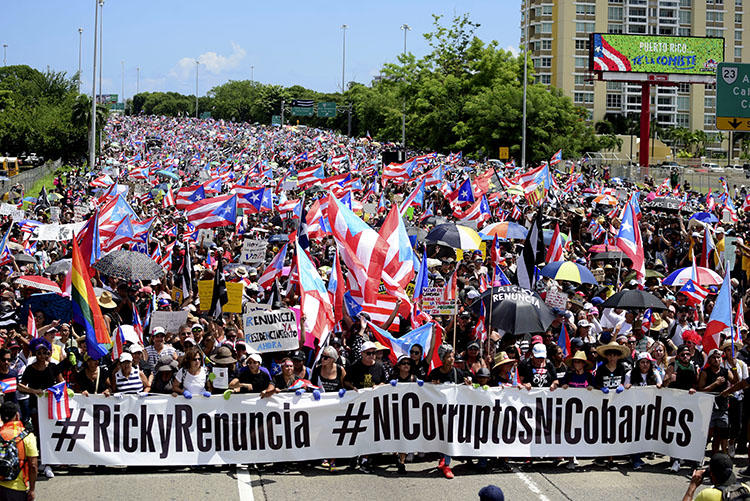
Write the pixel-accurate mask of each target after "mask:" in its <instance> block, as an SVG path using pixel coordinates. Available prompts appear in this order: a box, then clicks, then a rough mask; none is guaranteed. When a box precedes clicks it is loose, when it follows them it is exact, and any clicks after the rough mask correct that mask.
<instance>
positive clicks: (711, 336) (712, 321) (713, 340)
mask: <svg viewBox="0 0 750 501" xmlns="http://www.w3.org/2000/svg"><path fill="white" fill-rule="evenodd" d="M731 328H732V284H731V281H730V277H729V270H727V272H726V274H725V275H724V282H722V284H721V289H719V295H718V296H717V297H716V304H714V309H713V310H711V316H710V317H709V319H708V323H707V324H706V333H705V334H704V335H703V351H704V353H710V352H711V350H713V349H714V348H718V347H719V346H721V336H722V334H727V336H728V337H729V336H731V335H732V334H731ZM726 331H730V332H726Z"/></svg>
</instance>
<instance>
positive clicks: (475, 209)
mask: <svg viewBox="0 0 750 501" xmlns="http://www.w3.org/2000/svg"><path fill="white" fill-rule="evenodd" d="M453 215H454V216H456V217H457V218H458V219H460V220H461V222H462V223H464V224H466V223H476V225H477V228H478V229H479V228H481V227H482V226H484V223H485V222H487V221H488V220H489V219H490V218H491V217H492V214H491V213H490V204H489V202H487V197H486V196H484V195H482V198H480V199H479V200H477V201H476V202H475V203H474V204H473V205H472V206H471V207H469V208H468V209H467V210H466V211H465V212H461V213H458V214H457V213H456V212H454V213H453Z"/></svg>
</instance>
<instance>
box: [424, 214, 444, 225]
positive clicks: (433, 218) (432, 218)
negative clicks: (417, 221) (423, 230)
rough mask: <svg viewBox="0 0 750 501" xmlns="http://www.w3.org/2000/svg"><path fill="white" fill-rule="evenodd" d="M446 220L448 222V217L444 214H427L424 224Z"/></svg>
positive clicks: (436, 223) (435, 223) (433, 223)
mask: <svg viewBox="0 0 750 501" xmlns="http://www.w3.org/2000/svg"><path fill="white" fill-rule="evenodd" d="M447 222H448V218H447V217H444V216H427V219H425V220H424V223H425V224H432V225H438V224H444V223H447Z"/></svg>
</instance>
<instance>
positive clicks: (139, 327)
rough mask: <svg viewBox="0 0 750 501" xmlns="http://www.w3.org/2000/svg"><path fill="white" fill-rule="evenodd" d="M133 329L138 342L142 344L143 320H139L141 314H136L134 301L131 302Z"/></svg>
mask: <svg viewBox="0 0 750 501" xmlns="http://www.w3.org/2000/svg"><path fill="white" fill-rule="evenodd" d="M133 330H134V331H135V333H136V334H138V342H139V343H141V346H143V322H141V316H140V315H139V314H138V308H136V306H135V303H133Z"/></svg>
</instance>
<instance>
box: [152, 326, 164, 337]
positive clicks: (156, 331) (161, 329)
mask: <svg viewBox="0 0 750 501" xmlns="http://www.w3.org/2000/svg"><path fill="white" fill-rule="evenodd" d="M166 333H167V331H166V329H164V327H154V328H153V329H151V335H153V336H158V335H159V334H161V335H162V336H163V335H164V334H166Z"/></svg>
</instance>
